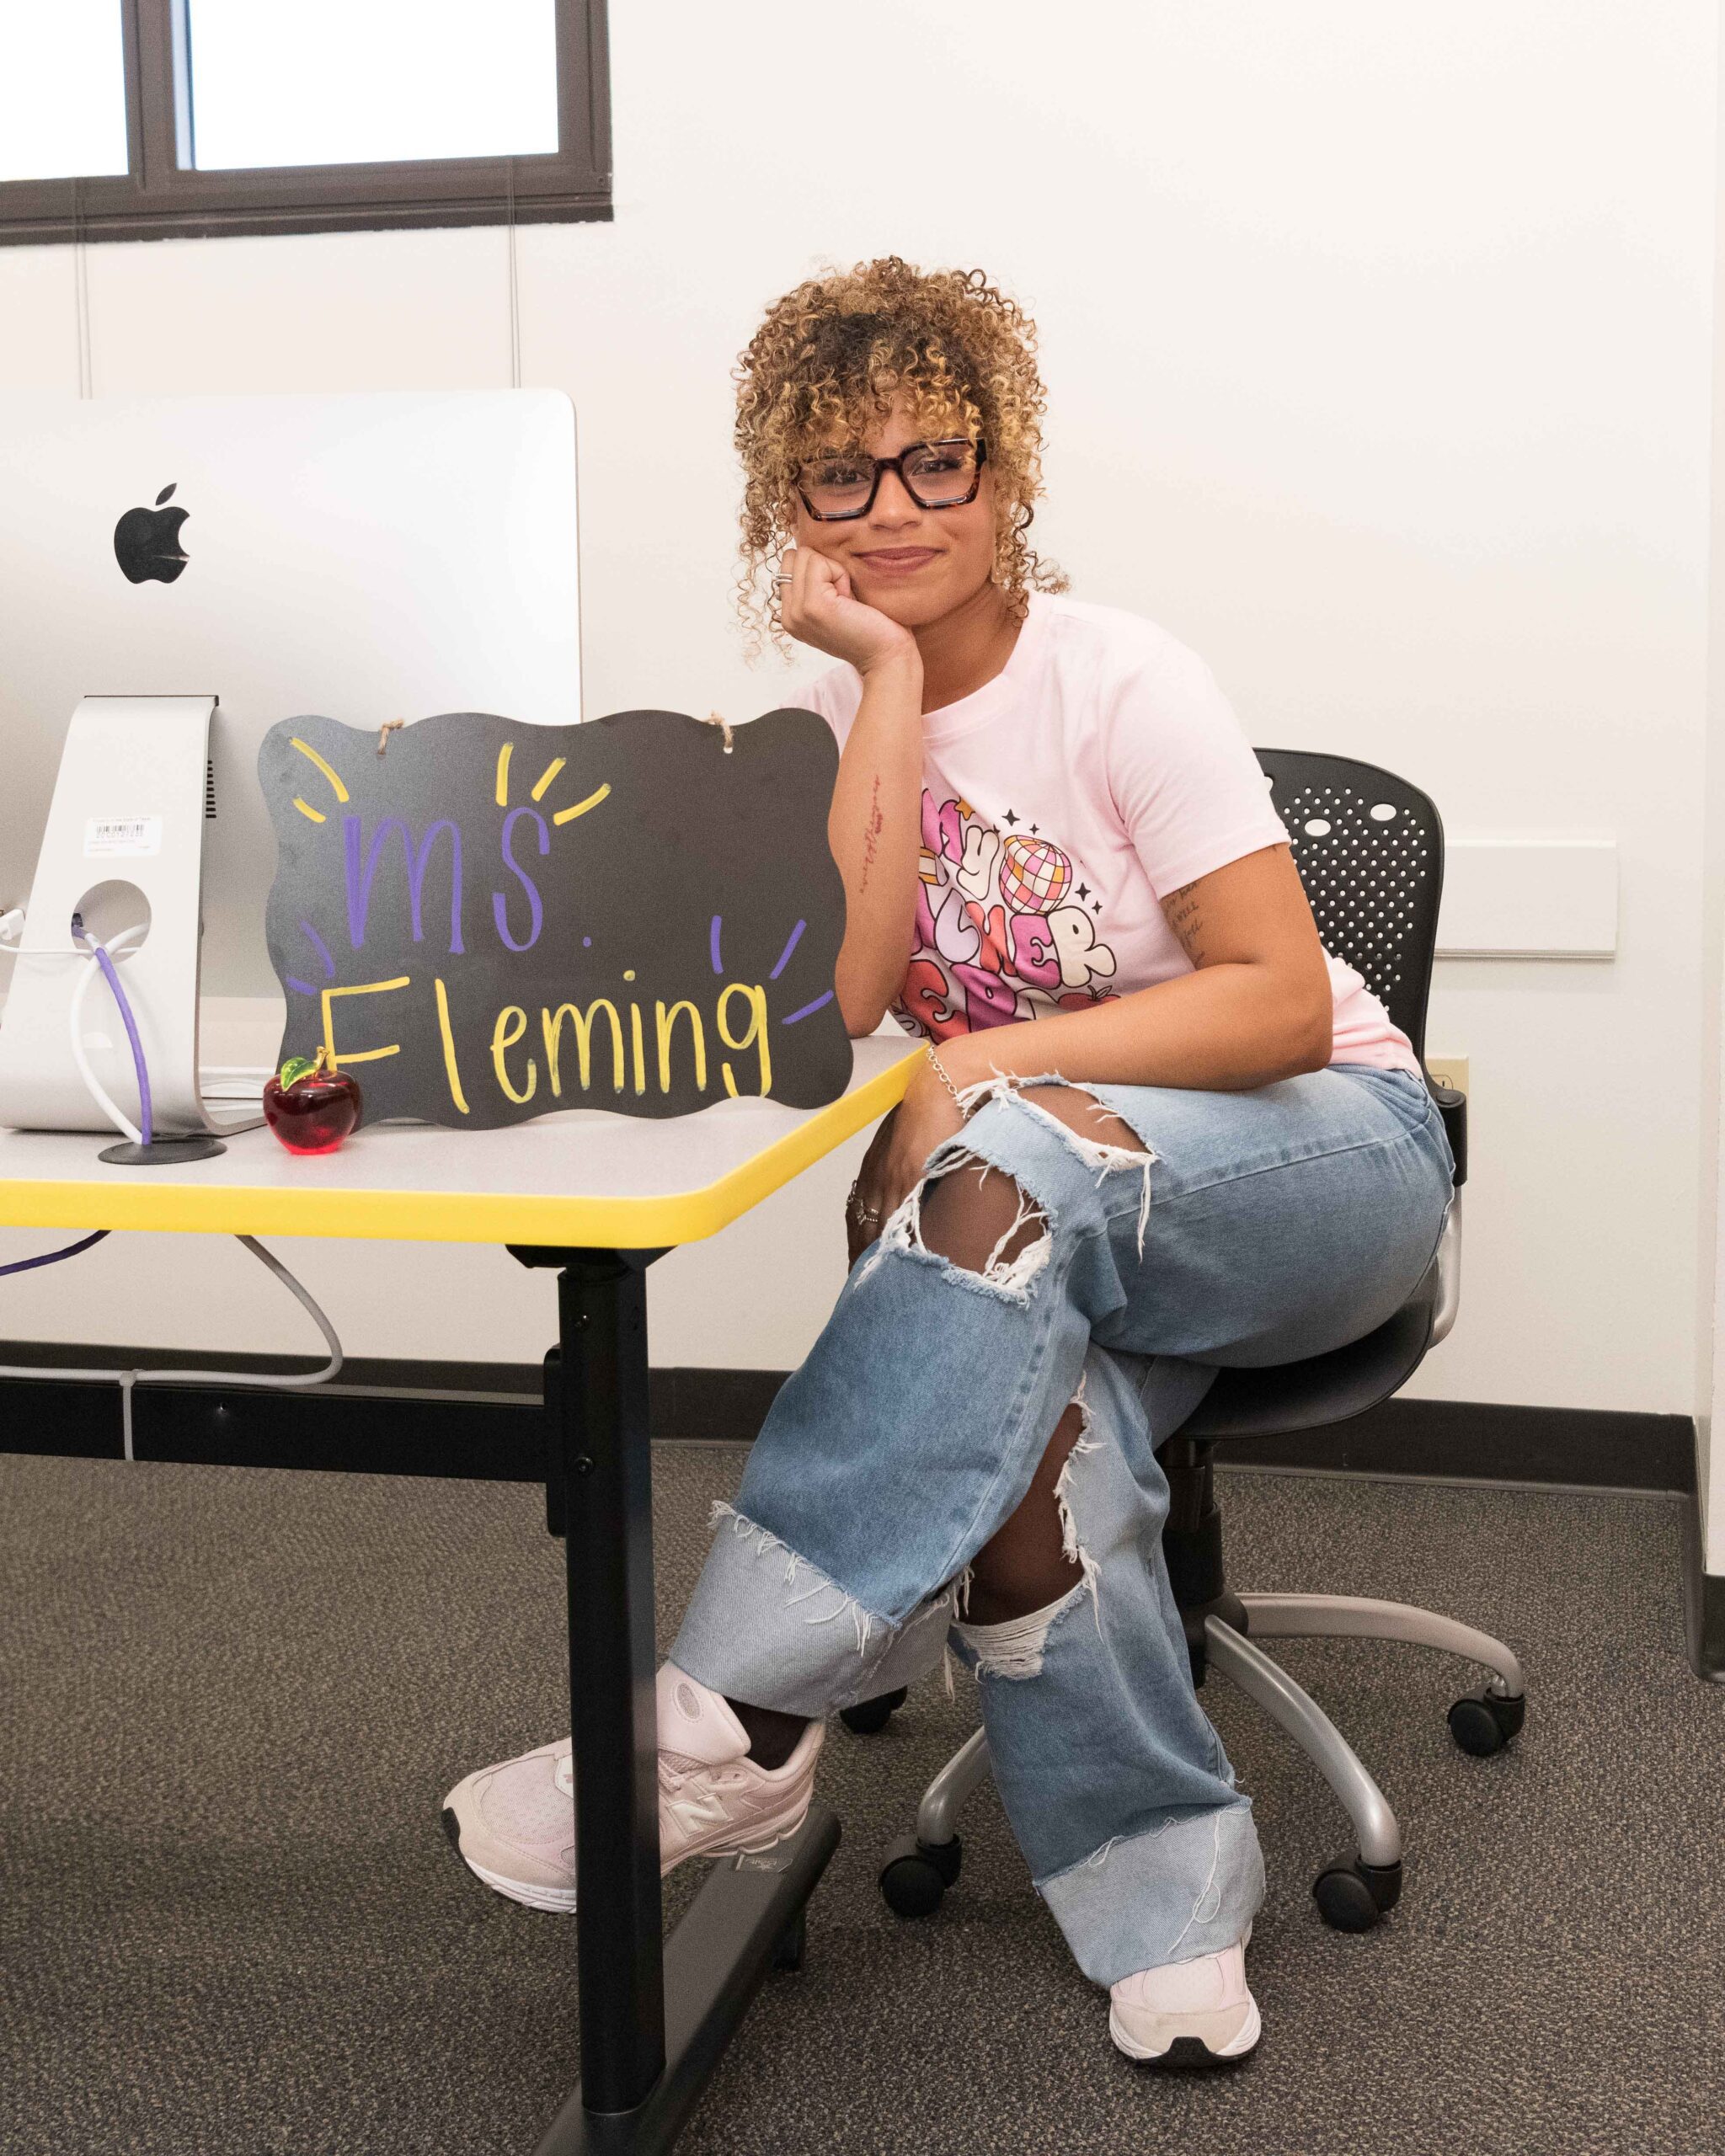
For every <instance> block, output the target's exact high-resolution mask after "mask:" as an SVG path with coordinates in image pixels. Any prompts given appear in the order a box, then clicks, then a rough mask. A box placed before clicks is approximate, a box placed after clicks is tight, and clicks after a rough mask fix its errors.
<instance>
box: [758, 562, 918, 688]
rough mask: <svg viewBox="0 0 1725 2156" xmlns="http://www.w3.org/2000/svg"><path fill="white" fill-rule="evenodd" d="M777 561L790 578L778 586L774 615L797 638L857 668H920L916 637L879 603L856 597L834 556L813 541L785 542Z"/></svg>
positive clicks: (864, 670)
mask: <svg viewBox="0 0 1725 2156" xmlns="http://www.w3.org/2000/svg"><path fill="white" fill-rule="evenodd" d="M780 566H781V570H782V572H788V574H789V575H790V579H791V580H790V582H789V583H788V584H782V585H781V586H780V591H781V594H782V596H781V598H780V600H779V618H780V619H781V620H782V622H783V623H784V626H785V630H786V632H787V634H788V635H790V636H793V637H795V638H796V639H797V641H798V643H809V644H813V645H814V648H815V649H816V650H817V651H824V652H826V653H828V654H830V656H831V657H832V658H834V659H845V660H846V661H847V662H848V663H849V664H851V665H852V666H854V667H855V668H856V670H857V672H858V673H859V674H864V675H866V674H869V673H872V672H873V670H874V669H875V668H876V667H878V666H879V665H882V664H885V663H888V662H891V661H901V662H906V663H912V664H915V665H916V667H918V668H919V669H920V668H921V663H922V662H921V654H919V652H918V651H917V648H916V638H915V637H913V636H912V635H911V632H910V631H909V630H908V629H907V628H905V627H901V626H900V623H899V622H895V621H894V620H892V618H891V617H890V616H889V615H885V614H883V613H882V612H881V611H880V609H879V607H878V606H865V605H864V604H863V601H862V600H860V599H858V598H857V597H856V595H854V594H853V593H852V590H851V579H850V578H849V576H848V575H847V574H846V573H845V571H844V570H843V569H842V568H840V566H839V564H838V563H836V562H835V561H831V560H830V559H829V558H827V556H826V555H825V554H817V553H816V552H814V548H813V547H787V548H786V550H785V554H784V558H783V561H782V563H781V565H780Z"/></svg>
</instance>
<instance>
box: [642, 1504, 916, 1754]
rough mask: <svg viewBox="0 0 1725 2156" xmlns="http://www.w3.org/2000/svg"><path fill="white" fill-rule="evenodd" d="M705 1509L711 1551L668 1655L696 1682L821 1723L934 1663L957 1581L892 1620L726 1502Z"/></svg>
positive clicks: (913, 1678)
mask: <svg viewBox="0 0 1725 2156" xmlns="http://www.w3.org/2000/svg"><path fill="white" fill-rule="evenodd" d="M713 1524H714V1528H715V1530H716V1532H715V1534H714V1536H713V1548H712V1550H710V1552H709V1553H708V1559H707V1562H706V1564H705V1566H703V1567H702V1573H701V1578H700V1582H699V1584H698V1585H697V1588H696V1589H695V1593H694V1598H693V1599H692V1601H691V1603H690V1604H689V1607H688V1610H687V1613H686V1614H685V1616H684V1619H683V1624H682V1629H681V1631H680V1632H679V1633H678V1634H677V1640H676V1646H674V1647H673V1648H672V1649H671V1652H670V1659H671V1660H672V1661H673V1662H675V1663H676V1666H677V1668H679V1669H681V1670H685V1671H686V1672H687V1673H688V1674H689V1675H690V1676H691V1677H692V1678H696V1679H697V1681H698V1682H699V1683H701V1684H706V1685H710V1686H711V1687H712V1689H713V1690H714V1691H715V1692H723V1693H724V1694H725V1696H726V1697H727V1698H728V1699H732V1700H746V1701H747V1702H748V1704H749V1705H750V1706H754V1707H773V1708H776V1709H777V1710H778V1711H779V1712H780V1713H781V1714H788V1715H806V1716H809V1718H810V1719H811V1720H818V1719H819V1718H820V1717H821V1716H825V1715H830V1714H833V1713H836V1711H837V1710H838V1709H840V1708H841V1707H849V1706H854V1705H857V1702H858V1701H859V1700H873V1699H878V1698H879V1695H880V1694H882V1693H883V1692H895V1691H896V1690H897V1689H898V1688H899V1687H900V1685H901V1684H904V1685H910V1684H915V1683H916V1681H917V1679H918V1678H921V1677H924V1676H926V1675H927V1673H928V1672H929V1671H930V1670H931V1669H932V1668H934V1667H935V1666H936V1665H937V1663H938V1662H939V1661H940V1659H941V1656H942V1653H943V1650H944V1648H945V1646H946V1640H947V1632H948V1628H949V1627H950V1625H952V1623H953V1618H954V1616H955V1614H956V1612H957V1604H958V1596H959V1582H958V1581H956V1580H954V1581H953V1582H952V1584H951V1585H950V1586H949V1587H947V1588H943V1589H942V1590H941V1591H940V1592H939V1593H937V1594H935V1595H932V1596H931V1597H930V1598H929V1599H928V1600H927V1602H925V1603H923V1604H921V1607H920V1608H919V1609H916V1610H913V1611H912V1613H911V1615H910V1616H909V1617H908V1618H907V1619H906V1620H905V1622H904V1623H903V1624H902V1625H892V1624H889V1622H888V1621H887V1620H886V1619H885V1618H884V1617H880V1616H878V1615H877V1614H875V1613H874V1612H873V1610H869V1609H864V1608H863V1604H861V1603H860V1602H858V1601H857V1598H856V1596H855V1595H853V1594H847V1593H846V1592H845V1590H844V1588H841V1587H840V1586H839V1585H838V1583H837V1582H836V1581H834V1580H831V1579H829V1578H828V1577H827V1576H826V1574H825V1572H821V1571H820V1569H819V1567H818V1566H814V1565H811V1564H810V1563H809V1561H808V1559H807V1558H806V1557H799V1556H798V1555H797V1553H796V1551H795V1550H793V1549H792V1548H791V1547H790V1545H788V1543H786V1542H782V1541H781V1540H780V1539H779V1538H778V1536H777V1535H776V1534H771V1533H769V1531H768V1530H767V1529H766V1528H764V1527H761V1526H760V1525H758V1524H756V1522H755V1521H754V1520H751V1519H750V1518H747V1517H746V1516H745V1514H744V1513H740V1512H739V1511H737V1509H736V1508H735V1507H734V1506H732V1505H724V1504H720V1505H715V1506H714V1507H713Z"/></svg>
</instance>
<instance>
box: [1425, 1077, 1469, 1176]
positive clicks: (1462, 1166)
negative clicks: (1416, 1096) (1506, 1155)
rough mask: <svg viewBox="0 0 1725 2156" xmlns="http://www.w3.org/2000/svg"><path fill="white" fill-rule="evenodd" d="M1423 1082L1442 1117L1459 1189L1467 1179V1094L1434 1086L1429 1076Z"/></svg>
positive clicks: (1446, 1087) (1451, 1087) (1450, 1088)
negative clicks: (1453, 1156) (1453, 1158)
mask: <svg viewBox="0 0 1725 2156" xmlns="http://www.w3.org/2000/svg"><path fill="white" fill-rule="evenodd" d="M1425 1082H1426V1090H1427V1091H1428V1092H1429V1093H1430V1095H1431V1097H1432V1098H1433V1100H1434V1101H1435V1102H1436V1103H1437V1107H1438V1113H1439V1115H1440V1116H1442V1118H1444V1134H1445V1137H1446V1138H1447V1139H1449V1141H1450V1151H1451V1152H1452V1153H1453V1154H1454V1155H1455V1187H1456V1188H1457V1189H1458V1190H1460V1189H1461V1186H1462V1184H1463V1183H1465V1182H1466V1181H1467V1096H1466V1093H1458V1092H1457V1091H1455V1087H1454V1086H1434V1085H1433V1083H1432V1081H1431V1080H1430V1078H1429V1077H1428V1078H1427V1080H1426V1081H1425Z"/></svg>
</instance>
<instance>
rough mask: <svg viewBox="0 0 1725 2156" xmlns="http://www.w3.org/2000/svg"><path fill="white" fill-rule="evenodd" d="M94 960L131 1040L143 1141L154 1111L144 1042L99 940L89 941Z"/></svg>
mask: <svg viewBox="0 0 1725 2156" xmlns="http://www.w3.org/2000/svg"><path fill="white" fill-rule="evenodd" d="M90 947H91V949H92V950H93V952H94V953H95V958H96V963H97V964H98V965H99V967H100V968H101V969H102V978H103V979H104V980H105V981H106V982H107V984H108V985H109V988H110V989H111V990H113V993H114V1001H115V1002H116V1003H117V1004H118V1005H119V1006H120V1022H121V1023H122V1024H123V1025H124V1026H125V1027H126V1038H127V1040H129V1041H130V1042H131V1061H132V1068H133V1070H136V1073H137V1079H138V1111H139V1113H138V1122H139V1124H140V1126H141V1127H142V1132H143V1139H144V1143H145V1145H149V1144H150V1143H151V1142H152V1139H154V1137H155V1134H156V1129H155V1115H154V1112H153V1111H152V1108H151V1106H150V1073H149V1069H148V1066H147V1065H146V1063H145V1061H144V1044H143V1043H142V1041H141V1040H140V1039H139V1038H138V1029H137V1022H136V1020H135V1019H134V1018H133V1017H132V1015H131V1004H130V1003H128V1002H127V1001H126V990H124V989H123V988H122V987H121V986H120V969H119V968H118V967H117V966H115V963H114V961H113V959H112V958H109V955H108V953H106V951H104V949H103V947H102V946H101V945H100V944H99V943H97V942H92V943H91V946H90Z"/></svg>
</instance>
